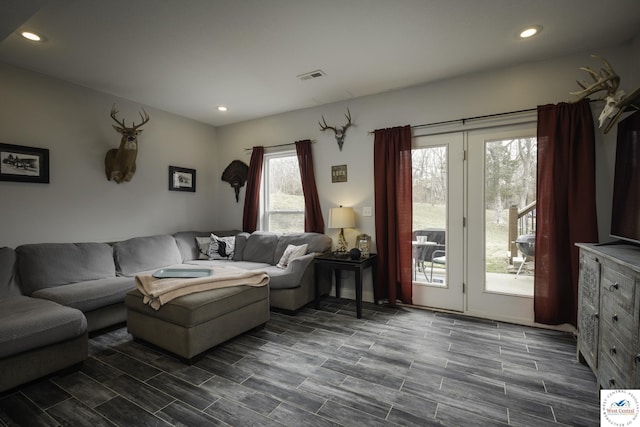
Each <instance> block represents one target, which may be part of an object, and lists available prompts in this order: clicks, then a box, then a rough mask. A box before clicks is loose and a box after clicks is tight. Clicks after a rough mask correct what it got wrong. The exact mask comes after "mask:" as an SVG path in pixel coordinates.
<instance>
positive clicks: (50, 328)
mask: <svg viewBox="0 0 640 427" xmlns="http://www.w3.org/2000/svg"><path fill="white" fill-rule="evenodd" d="M0 313H2V322H0V359H1V358H3V357H6V356H10V355H14V354H19V353H22V352H24V351H28V350H31V349H34V348H40V347H43V346H46V345H50V344H55V343H58V342H61V341H66V340H69V339H72V338H77V337H79V336H81V335H83V334H84V333H85V332H86V330H87V320H86V319H85V317H84V315H83V314H82V312H80V311H78V310H76V309H75V308H71V307H64V306H61V305H59V304H56V303H55V302H52V301H47V300H42V299H38V298H30V297H25V296H21V295H19V296H15V297H8V298H3V299H0Z"/></svg>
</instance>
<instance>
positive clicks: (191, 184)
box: [169, 166, 196, 193]
mask: <svg viewBox="0 0 640 427" xmlns="http://www.w3.org/2000/svg"><path fill="white" fill-rule="evenodd" d="M169 190H171V191H190V192H192V193H195V192H196V170H195V169H187V168H179V167H177V166H169Z"/></svg>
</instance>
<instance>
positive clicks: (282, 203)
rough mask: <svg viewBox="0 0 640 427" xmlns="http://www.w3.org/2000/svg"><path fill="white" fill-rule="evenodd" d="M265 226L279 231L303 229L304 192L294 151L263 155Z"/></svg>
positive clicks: (264, 227) (263, 224) (298, 230)
mask: <svg viewBox="0 0 640 427" xmlns="http://www.w3.org/2000/svg"><path fill="white" fill-rule="evenodd" d="M263 170H264V180H263V189H264V199H263V200H264V203H263V206H264V209H263V221H262V229H263V230H265V231H273V232H277V233H295V232H303V231H304V195H303V193H302V181H301V180H300V169H299V168H298V157H297V156H296V154H295V151H287V152H284V153H278V154H266V155H265V157H264V168H263Z"/></svg>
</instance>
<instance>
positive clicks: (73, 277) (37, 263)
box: [16, 243, 116, 295]
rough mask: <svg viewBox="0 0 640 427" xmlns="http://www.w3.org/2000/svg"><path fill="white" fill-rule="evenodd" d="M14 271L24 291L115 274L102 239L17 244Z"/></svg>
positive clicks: (31, 291) (106, 245)
mask: <svg viewBox="0 0 640 427" xmlns="http://www.w3.org/2000/svg"><path fill="white" fill-rule="evenodd" d="M16 253H17V255H18V275H19V277H20V287H21V288H22V292H23V293H24V294H25V295H31V293H33V292H35V291H37V290H39V289H44V288H50V287H52V286H59V285H67V284H69V283H77V282H84V281H86V280H96V279H104V278H106V277H115V275H116V271H115V264H114V261H113V250H112V248H111V246H109V245H108V244H106V243H38V244H28V245H22V246H18V247H17V248H16Z"/></svg>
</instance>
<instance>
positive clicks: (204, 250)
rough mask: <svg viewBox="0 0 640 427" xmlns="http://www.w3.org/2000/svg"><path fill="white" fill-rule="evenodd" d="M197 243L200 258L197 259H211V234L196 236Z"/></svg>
mask: <svg viewBox="0 0 640 427" xmlns="http://www.w3.org/2000/svg"><path fill="white" fill-rule="evenodd" d="M196 245H197V246H198V258H196V259H209V248H210V247H211V236H196ZM184 261H186V260H184V259H183V260H182V262H184ZM189 261H191V260H189Z"/></svg>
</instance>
